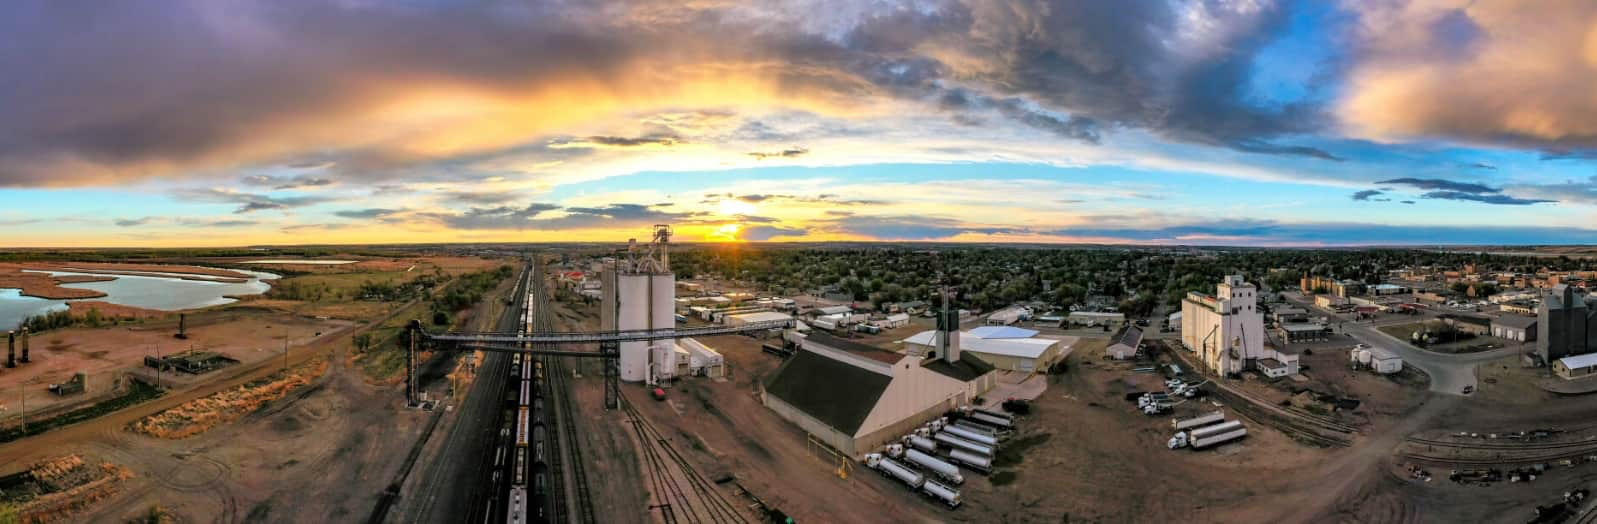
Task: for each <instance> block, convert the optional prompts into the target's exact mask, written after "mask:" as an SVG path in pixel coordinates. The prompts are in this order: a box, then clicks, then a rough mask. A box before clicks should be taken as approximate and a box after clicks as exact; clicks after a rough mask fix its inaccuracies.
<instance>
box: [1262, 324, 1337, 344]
mask: <svg viewBox="0 0 1597 524" xmlns="http://www.w3.org/2000/svg"><path fill="white" fill-rule="evenodd" d="M1275 331H1276V335H1277V336H1279V337H1281V340H1282V341H1283V342H1286V343H1287V344H1298V343H1303V342H1324V341H1326V340H1329V339H1330V338H1331V329H1330V328H1327V327H1325V326H1324V325H1321V324H1319V323H1317V322H1316V323H1309V322H1299V323H1295V324H1281V325H1280V327H1277V328H1275Z"/></svg>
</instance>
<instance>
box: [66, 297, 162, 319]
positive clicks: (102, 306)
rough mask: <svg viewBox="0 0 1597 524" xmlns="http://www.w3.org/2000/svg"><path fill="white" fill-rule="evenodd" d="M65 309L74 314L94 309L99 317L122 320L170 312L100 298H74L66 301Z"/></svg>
mask: <svg viewBox="0 0 1597 524" xmlns="http://www.w3.org/2000/svg"><path fill="white" fill-rule="evenodd" d="M67 310H68V311H71V312H72V314H73V315H74V316H83V315H84V314H87V313H88V312H89V310H95V311H98V312H99V315H100V318H106V319H112V318H114V319H123V320H139V319H150V318H162V317H165V316H167V315H170V314H171V312H168V311H161V310H157V309H144V308H137V307H133V306H124V305H121V304H112V303H110V302H104V301H100V300H75V301H72V302H68V303H67Z"/></svg>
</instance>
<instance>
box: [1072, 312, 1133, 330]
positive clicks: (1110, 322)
mask: <svg viewBox="0 0 1597 524" xmlns="http://www.w3.org/2000/svg"><path fill="white" fill-rule="evenodd" d="M1065 320H1068V321H1070V323H1071V324H1083V325H1087V326H1114V325H1119V324H1124V323H1126V315H1125V314H1124V313H1108V312H1102V311H1072V312H1071V313H1070V315H1069V316H1067V317H1065Z"/></svg>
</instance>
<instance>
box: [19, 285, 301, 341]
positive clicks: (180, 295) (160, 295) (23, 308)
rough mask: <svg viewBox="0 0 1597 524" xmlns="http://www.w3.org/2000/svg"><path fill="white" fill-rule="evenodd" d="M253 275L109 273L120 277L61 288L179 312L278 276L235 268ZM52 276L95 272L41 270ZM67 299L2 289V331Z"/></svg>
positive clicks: (257, 288)
mask: <svg viewBox="0 0 1597 524" xmlns="http://www.w3.org/2000/svg"><path fill="white" fill-rule="evenodd" d="M235 271H238V272H240V273H246V274H248V275H250V276H251V277H252V278H250V279H249V280H246V281H244V282H239V283H231V282H215V281H209V280H183V279H178V278H166V277H161V276H145V275H109V276H115V277H116V280H110V281H105V282H73V283H68V284H61V287H68V288H75V289H92V290H95V291H99V292H101V293H105V294H106V296H104V297H100V298H91V299H85V300H99V301H104V302H110V303H112V304H120V305H124V306H130V307H137V308H144V309H156V310H161V311H177V310H180V309H194V308H202V307H208V306H216V305H221V304H227V303H231V302H234V301H235V300H234V299H231V298H227V297H228V296H229V295H258V294H261V293H265V292H266V290H267V289H270V288H271V285H270V284H267V283H266V282H265V281H266V280H272V279H275V278H277V275H274V274H271V273H265V272H261V271H248V270H235ZM41 273H49V274H50V275H52V276H66V275H93V274H95V273H86V272H77V271H41ZM202 278H203V277H202ZM66 303H67V301H65V300H47V299H41V298H34V297H25V296H22V295H21V292H20V291H19V290H17V289H0V330H6V329H14V328H15V327H16V326H17V325H18V323H20V322H21V321H22V320H23V319H25V318H27V317H30V316H35V315H42V314H45V313H48V312H51V311H57V310H61V309H65V308H66Z"/></svg>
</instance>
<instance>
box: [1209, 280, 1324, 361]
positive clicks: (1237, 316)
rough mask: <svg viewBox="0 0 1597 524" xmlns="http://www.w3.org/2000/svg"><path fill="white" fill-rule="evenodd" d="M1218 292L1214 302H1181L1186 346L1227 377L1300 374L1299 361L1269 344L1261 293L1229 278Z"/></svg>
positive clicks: (1295, 356)
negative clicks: (1251, 373) (1248, 373)
mask: <svg viewBox="0 0 1597 524" xmlns="http://www.w3.org/2000/svg"><path fill="white" fill-rule="evenodd" d="M1215 291H1216V293H1215V295H1212V296H1211V295H1206V294H1203V293H1196V292H1194V293H1188V294H1187V297H1186V298H1185V299H1182V301H1181V345H1182V346H1183V347H1185V348H1186V349H1187V351H1191V352H1193V353H1196V354H1197V355H1198V359H1199V361H1200V362H1202V363H1203V364H1204V365H1205V366H1207V367H1208V368H1209V369H1210V370H1211V371H1213V372H1215V373H1218V374H1222V375H1225V374H1231V373H1241V372H1243V371H1246V370H1252V369H1258V370H1261V371H1265V372H1267V374H1269V375H1276V374H1284V375H1290V374H1295V373H1297V372H1298V356H1297V355H1295V354H1290V353H1283V352H1280V351H1276V350H1275V349H1274V348H1270V347H1268V346H1266V345H1265V344H1264V339H1265V332H1264V313H1263V312H1261V311H1259V306H1258V288H1255V287H1254V286H1253V284H1249V283H1247V282H1244V281H1243V280H1242V275H1229V276H1227V277H1225V280H1224V281H1222V282H1220V284H1219V285H1217V286H1215ZM1265 360H1270V361H1269V362H1262V361H1265ZM1261 362H1262V365H1261Z"/></svg>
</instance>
